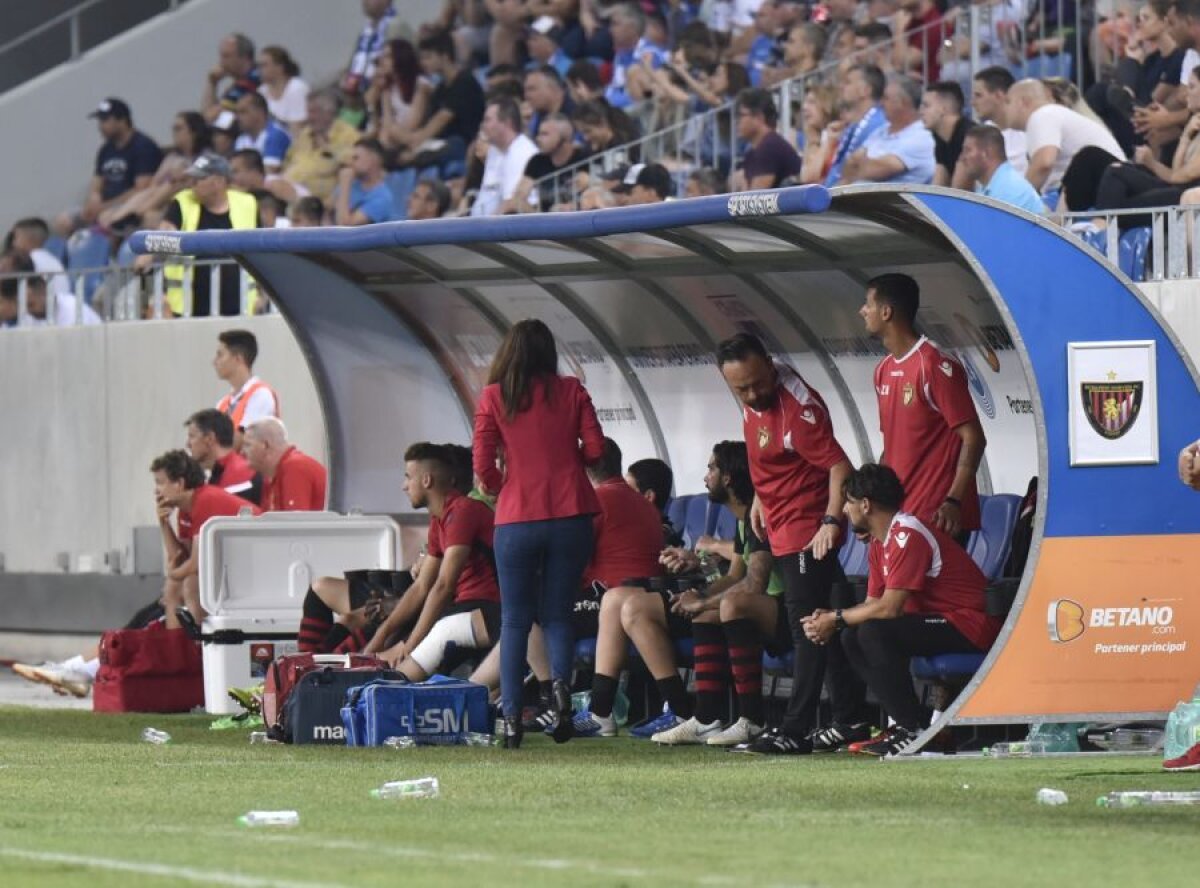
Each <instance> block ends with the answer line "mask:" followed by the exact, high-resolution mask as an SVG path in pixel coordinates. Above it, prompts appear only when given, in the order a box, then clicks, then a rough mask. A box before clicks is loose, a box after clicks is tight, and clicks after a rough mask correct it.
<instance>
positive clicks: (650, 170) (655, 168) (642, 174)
mask: <svg viewBox="0 0 1200 888" xmlns="http://www.w3.org/2000/svg"><path fill="white" fill-rule="evenodd" d="M640 166H641V169H640V170H638V173H637V176H636V177H635V178H634V182H633V184H634V185H641V186H642V187H643V188H650V189H652V190H653V191H655V192H657V193H658V196H659V197H661V198H663V199H664V200H666V199H667V198H668V197H670V196H671V193H672V192H673V191H674V190H675V181H674V179H672V178H671V173H670V171H669V170H668V169H667V168H666V167H665V166H663V165H662V164H661V163H646V164H640Z"/></svg>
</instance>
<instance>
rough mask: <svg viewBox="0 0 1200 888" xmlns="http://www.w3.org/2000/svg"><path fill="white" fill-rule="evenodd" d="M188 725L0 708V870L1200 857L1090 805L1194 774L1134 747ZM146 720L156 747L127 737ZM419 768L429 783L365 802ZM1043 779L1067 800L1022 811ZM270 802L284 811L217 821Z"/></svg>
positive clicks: (759, 869)
mask: <svg viewBox="0 0 1200 888" xmlns="http://www.w3.org/2000/svg"><path fill="white" fill-rule="evenodd" d="M208 723H209V719H208V718H204V717H199V716H174V717H172V716H113V715H107V716H106V715H94V714H92V713H88V712H78V711H45V710H34V709H22V708H16V707H7V708H0V798H2V799H3V804H2V805H0V885H4V886H25V885H55V886H58V885H71V886H87V888H97V886H104V885H139V886H140V885H179V884H185V883H187V882H190V883H192V884H195V883H199V882H210V883H215V884H222V883H224V884H239V885H243V886H247V888H252V886H266V885H269V884H293V885H296V884H303V885H314V884H318V883H320V884H338V885H355V886H358V885H389V886H390V885H441V884H448V885H494V884H508V885H512V886H516V885H520V886H525V885H556V886H557V885H571V886H589V885H606V886H607V885H640V884H653V885H663V886H670V885H688V884H699V885H712V886H723V885H728V886H741V885H756V886H757V885H838V886H841V885H869V886H881V885H921V886H928V885H946V886H968V885H969V886H972V888H974V886H984V885H1005V886H1012V885H1067V884H1071V885H1090V884H1106V885H1120V886H1133V885H1168V884H1190V883H1191V879H1192V878H1195V873H1197V872H1200V842H1198V841H1197V839H1198V837H1200V808H1182V809H1174V810H1171V809H1163V808H1158V809H1142V810H1123V811H1108V810H1102V809H1098V808H1096V807H1095V806H1094V804H1093V803H1094V800H1095V798H1096V796H1098V795H1100V794H1102V793H1104V792H1106V791H1109V790H1112V789H1141V788H1151V789H1166V788H1172V789H1183V788H1189V789H1190V788H1200V776H1196V775H1193V776H1186V775H1178V774H1176V775H1170V774H1163V773H1161V772H1160V770H1159V762H1158V760H1157V759H1153V758H1142V757H1106V758H1097V757H1088V758H1081V759H1075V760H1071V759H1031V760H1024V761H1020V760H999V761H989V760H980V759H961V760H923V761H917V762H909V763H881V762H877V761H871V760H859V759H851V758H849V757H843V756H833V757H824V758H821V757H809V758H801V759H786V760H773V759H763V758H751V757H747V756H740V755H734V754H728V753H722V752H718V751H715V750H707V749H659V748H656V747H653V746H652V745H650V744H648V743H645V742H638V741H632V740H627V739H623V738H621V739H617V740H611V741H609V740H592V741H576V742H572V743H570V744H567V745H566V746H562V747H557V746H555V745H554V744H553V743H551V742H550V741H549V740H548V739H546V738H543V737H534V738H529V739H527V742H526V747H525V748H523V749H521V750H519V751H517V752H506V751H504V750H498V749H474V748H455V749H417V750H389V749H371V750H347V749H336V748H318V747H301V748H294V747H279V746H258V745H256V746H250V745H249V744H248V742H247V736H246V732H243V731H237V732H228V731H223V732H216V731H209V730H208V729H207V726H208ZM146 725H154V726H156V727H160V728H163V729H164V730H167V731H170V732H171V734H172V736H173V738H174V739H173V740H172V742H171V743H170V744H169V745H167V746H161V747H156V746H152V745H149V744H145V743H142V742H140V740H139V735H140V732H141V729H142V728H143V727H145V726H146ZM426 774H432V775H435V776H437V777H438V778H439V780H440V781H441V785H442V796H441V798H439V799H436V800H429V801H411V800H406V801H377V800H373V799H371V798H369V797H368V791H369V790H370V789H371V788H372V787H374V786H377V785H379V784H380V783H382V782H384V781H386V780H391V779H397V778H404V777H417V776H423V775H426ZM1042 786H1053V787H1057V788H1060V789H1063V790H1065V791H1066V792H1067V794H1068V795H1069V796H1070V799H1071V801H1070V804H1068V805H1067V806H1065V807H1061V808H1046V807H1043V806H1040V805H1037V804H1036V803H1035V802H1034V794H1035V792H1036V791H1037V789H1038V788H1039V787H1042ZM276 808H295V809H297V810H298V811H300V814H301V824H300V826H299V827H297V828H295V829H291V830H285V829H258V830H247V829H243V828H240V827H238V826H237V825H236V823H235V821H236V818H237V816H238V815H239V814H242V813H244V812H245V811H248V810H251V809H276ZM31 854H32V855H37V859H31V858H30V855H31ZM49 855H70V857H67V858H54V859H49ZM83 858H86V859H83ZM127 865H133V866H134V867H137V868H136V869H132V870H131V869H128V868H126V869H121V868H120V867H125V866H127ZM147 865H159V866H162V867H164V868H165V869H163V870H161V871H159V872H158V873H154V872H151V871H148V870H147V869H146V868H145V867H146V866H147Z"/></svg>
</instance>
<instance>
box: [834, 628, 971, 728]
mask: <svg viewBox="0 0 1200 888" xmlns="http://www.w3.org/2000/svg"><path fill="white" fill-rule="evenodd" d="M841 646H842V648H843V649H844V650H845V652H846V655H847V656H848V657H849V659H850V662H851V663H852V664H853V665H854V669H855V670H856V671H857V672H858V674H859V675H861V676H862V677H863V678H864V679H865V680H866V682H867V686H868V687H870V689H871V691H872V692H873V693H874V694H875V696H876V697H878V698H879V702H880V703H881V704H883V709H884V711H885V712H886V713H887V714H888V715H889V716H890V717H891V718H892V719H894V720H895V722H896V724H898V725H900V726H901V727H902V728H908V729H909V730H910V731H917V730H920V728H921V722H922V715H923V713H922V712H921V704H920V702H919V701H918V700H917V692H916V690H915V689H914V688H913V680H912V675H911V674H910V673H909V660H910V659H911V658H912V657H924V656H930V655H933V654H976V653H979V648H977V647H975V645H973V644H972V643H971V642H970V641H968V640H967V638H966V637H965V636H964V635H963V634H962V633H961V632H959V631H958V630H957V629H955V628H954V625H953V624H952V623H951V622H950V621H949V620H947V619H946V618H945V617H943V616H940V615H939V614H904V615H903V616H900V617H896V618H895V619H891V620H869V621H868V622H866V623H859V624H858V625H857V626H850V627H849V628H847V629H844V630H843V631H842V645H841Z"/></svg>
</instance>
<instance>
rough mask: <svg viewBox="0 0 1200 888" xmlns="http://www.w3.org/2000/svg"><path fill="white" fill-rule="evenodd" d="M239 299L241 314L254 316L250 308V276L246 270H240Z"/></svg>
mask: <svg viewBox="0 0 1200 888" xmlns="http://www.w3.org/2000/svg"><path fill="white" fill-rule="evenodd" d="M238 297H239V300H238V301H239V304H240V305H241V308H240V309H239V311H240V313H241V314H244V315H248V314H252V311H251V306H250V276H249V275H247V274H246V269H244V268H239V269H238Z"/></svg>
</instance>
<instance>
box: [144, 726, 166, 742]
mask: <svg viewBox="0 0 1200 888" xmlns="http://www.w3.org/2000/svg"><path fill="white" fill-rule="evenodd" d="M142 742H143V743H153V744H154V745H156V746H162V745H163V744H164V743H170V742H171V735H170V734H168V733H167V732H166V731H160V730H158V729H157V728H146V729H145V730H144V731H142Z"/></svg>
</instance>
